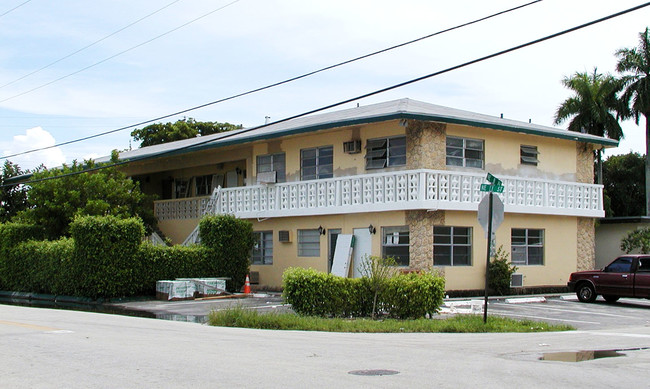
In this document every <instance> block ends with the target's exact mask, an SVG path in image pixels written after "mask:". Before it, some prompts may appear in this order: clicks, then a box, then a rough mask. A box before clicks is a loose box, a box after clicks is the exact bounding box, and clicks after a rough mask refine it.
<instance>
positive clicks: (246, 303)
mask: <svg viewBox="0 0 650 389" xmlns="http://www.w3.org/2000/svg"><path fill="white" fill-rule="evenodd" d="M539 299H540V300H544V302H532V303H530V302H529V303H520V302H521V301H526V299H525V297H523V298H518V297H515V298H510V299H505V298H504V299H494V298H493V299H490V302H489V306H488V315H499V316H504V317H510V318H513V319H531V320H537V321H546V322H548V323H551V324H568V325H571V326H573V327H575V328H577V329H579V330H594V329H616V328H621V327H630V326H650V300H644V299H625V298H623V299H620V300H619V301H618V302H617V303H615V304H608V303H606V302H605V300H603V299H602V298H601V297H599V298H598V300H596V302H594V303H591V304H585V303H581V302H578V300H577V298H576V297H575V295H573V294H570V295H569V294H566V295H561V296H553V297H546V298H539ZM474 303H478V304H480V305H481V308H482V300H480V298H476V299H475V300H474ZM116 305H118V306H120V307H121V308H124V309H128V310H138V311H146V312H150V313H152V314H153V315H152V316H153V317H157V318H159V319H167V320H180V321H195V322H199V323H202V322H205V321H206V320H207V315H208V313H209V312H210V311H212V310H221V309H226V308H228V307H232V306H242V307H247V308H250V309H255V310H258V311H260V312H271V311H289V310H290V307H288V306H286V305H284V304H283V302H282V297H281V296H279V295H256V297H248V298H243V299H226V300H203V301H198V300H197V301H156V300H154V301H145V302H131V303H122V304H116ZM448 315H449V314H442V315H441V317H445V316H448Z"/></svg>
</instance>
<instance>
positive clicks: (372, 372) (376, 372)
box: [348, 369, 399, 376]
mask: <svg viewBox="0 0 650 389" xmlns="http://www.w3.org/2000/svg"><path fill="white" fill-rule="evenodd" d="M348 374H353V375H365V376H376V375H395V374H399V371H397V370H385V369H372V370H352V371H349V372H348Z"/></svg>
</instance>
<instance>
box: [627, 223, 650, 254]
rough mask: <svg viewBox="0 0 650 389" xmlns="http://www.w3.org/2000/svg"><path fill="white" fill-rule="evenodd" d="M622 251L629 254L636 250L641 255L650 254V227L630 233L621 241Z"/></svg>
mask: <svg viewBox="0 0 650 389" xmlns="http://www.w3.org/2000/svg"><path fill="white" fill-rule="evenodd" d="M621 250H623V251H625V252H626V253H627V254H629V253H631V252H632V251H635V250H636V251H639V252H640V253H641V254H648V253H650V227H645V228H639V229H638V230H634V231H630V232H629V233H628V234H627V235H625V237H624V238H623V239H622V240H621Z"/></svg>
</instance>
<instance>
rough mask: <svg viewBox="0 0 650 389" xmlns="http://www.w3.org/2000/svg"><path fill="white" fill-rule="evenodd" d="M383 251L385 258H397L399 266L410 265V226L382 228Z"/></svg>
mask: <svg viewBox="0 0 650 389" xmlns="http://www.w3.org/2000/svg"><path fill="white" fill-rule="evenodd" d="M382 231H383V232H382V245H381V252H382V256H383V257H384V258H387V257H392V258H395V261H396V262H397V265H398V266H408V265H409V228H408V226H401V227H384V228H383V229H382Z"/></svg>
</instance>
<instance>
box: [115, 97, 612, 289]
mask: <svg viewBox="0 0 650 389" xmlns="http://www.w3.org/2000/svg"><path fill="white" fill-rule="evenodd" d="M616 145H617V142H616V141H613V140H610V139H606V138H601V137H596V136H591V135H587V134H580V133H573V132H568V131H565V130H560V129H556V128H551V127H545V126H540V125H535V124H531V123H525V122H519V121H513V120H508V119H503V118H499V117H493V116H487V115H482V114H477V113H473V112H467V111H461V110H456V109H452V108H447V107H442V106H438V105H432V104H428V103H423V102H419V101H414V100H409V99H401V100H396V101H389V102H385V103H380V104H374V105H368V106H362V107H356V108H352V109H345V110H341V111H337V112H331V113H324V114H318V115H312V116H308V117H303V118H299V119H294V120H290V121H287V122H283V123H278V124H272V125H268V126H263V127H261V128H257V129H252V130H247V129H243V130H237V131H233V132H228V133H222V134H215V135H211V136H205V137H199V138H195V139H188V140H184V141H178V142H173V143H168V144H163V145H157V146H150V147H145V148H141V149H137V150H133V151H128V152H124V153H122V154H121V155H120V158H121V159H128V160H130V161H131V162H130V163H129V164H127V165H125V166H124V167H123V169H124V170H125V172H126V173H127V174H129V175H131V176H132V177H134V178H136V179H138V180H139V181H140V182H141V184H142V188H143V190H144V191H145V192H147V193H153V194H156V195H158V197H159V200H158V201H156V203H155V213H156V216H157V217H158V220H159V228H160V229H161V230H162V231H163V233H164V234H165V236H167V237H169V238H170V239H171V240H172V241H173V242H174V243H181V242H183V241H184V240H185V239H186V238H187V237H188V235H190V233H191V232H192V231H193V229H194V228H195V227H196V226H197V224H198V222H199V219H200V217H201V214H202V212H203V209H204V208H205V207H206V205H207V203H208V199H209V198H210V194H211V193H212V192H213V190H214V188H216V187H221V190H220V191H219V192H218V195H217V198H216V203H215V204H214V206H212V207H210V208H211V212H217V213H226V214H234V215H235V216H237V217H240V218H244V219H248V220H250V221H251V222H252V223H253V226H254V231H255V237H256V240H257V243H256V246H255V248H254V250H253V253H252V258H251V261H252V262H251V264H252V265H251V271H252V272H257V273H256V274H259V283H260V286H262V287H264V286H266V287H279V286H280V285H281V282H282V273H283V271H284V270H285V269H286V268H288V267H290V266H300V267H312V268H315V269H318V270H321V271H324V272H327V271H329V270H330V268H331V266H332V257H333V254H334V248H335V241H336V239H337V237H338V236H339V235H340V234H353V235H354V237H355V243H354V249H353V258H354V260H355V261H356V262H357V263H358V262H359V261H360V260H361V258H363V256H364V255H383V256H392V257H394V258H395V259H396V260H397V262H398V264H399V265H400V266H403V267H404V268H408V269H423V268H435V269H438V270H439V271H440V272H441V273H443V274H444V276H445V278H446V282H447V289H448V290H460V289H481V288H482V287H483V283H484V274H485V258H486V254H487V253H486V250H487V241H486V238H485V233H484V231H483V230H482V228H481V227H480V226H479V224H478V221H477V207H478V204H479V202H480V201H481V199H482V196H483V195H484V193H483V192H481V191H480V185H481V184H482V183H485V182H486V181H485V178H486V173H487V172H489V173H491V174H493V175H495V176H497V177H498V178H499V179H501V180H502V181H503V183H504V186H505V190H504V192H503V193H502V194H500V195H499V196H500V197H501V199H502V201H503V203H504V209H505V217H504V221H503V223H502V224H501V226H500V227H499V229H498V230H497V231H496V244H497V246H503V248H504V249H506V251H507V252H508V253H509V254H510V258H511V260H512V262H513V263H514V264H516V265H517V266H518V267H519V270H518V273H519V274H520V276H519V277H518V280H519V281H521V283H522V284H523V286H542V285H565V284H566V281H567V277H568V275H569V273H571V272H573V271H576V270H582V269H589V268H592V267H593V266H594V220H595V218H600V217H602V216H604V211H603V199H602V186H599V185H594V184H593V150H594V149H598V148H602V147H614V146H616ZM351 273H352V274H351V275H353V274H354V272H351Z"/></svg>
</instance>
